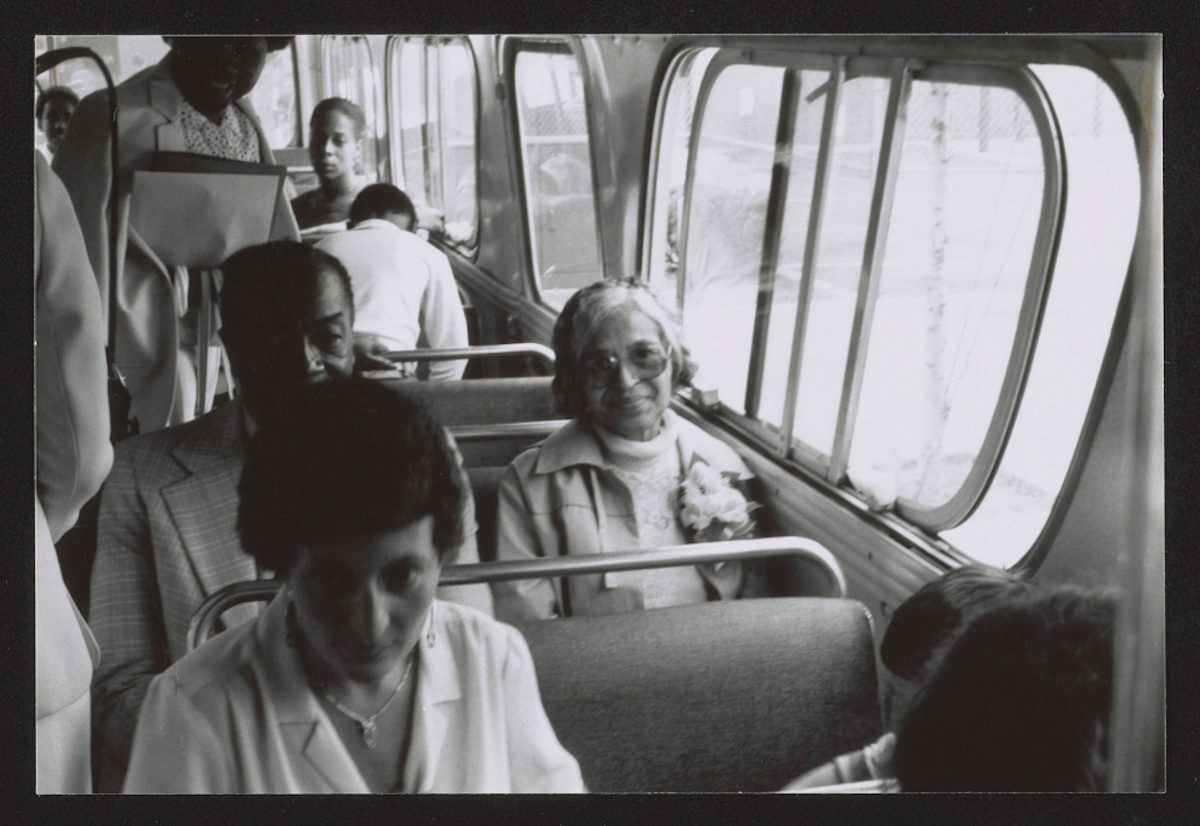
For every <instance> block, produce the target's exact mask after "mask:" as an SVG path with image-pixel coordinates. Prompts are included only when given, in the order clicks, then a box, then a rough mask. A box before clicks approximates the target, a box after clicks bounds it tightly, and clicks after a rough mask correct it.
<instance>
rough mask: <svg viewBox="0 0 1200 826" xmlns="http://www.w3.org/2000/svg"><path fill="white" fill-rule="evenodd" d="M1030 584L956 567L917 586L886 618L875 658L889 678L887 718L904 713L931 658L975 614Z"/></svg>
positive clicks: (987, 571)
mask: <svg viewBox="0 0 1200 826" xmlns="http://www.w3.org/2000/svg"><path fill="white" fill-rule="evenodd" d="M1034 587H1035V586H1034V585H1033V584H1032V583H1030V582H1028V581H1026V580H1023V579H1019V578H1017V577H1015V576H1013V575H1012V574H1009V573H1007V572H1004V571H999V570H996V569H993V568H981V567H976V566H967V567H963V568H957V569H955V570H953V571H950V572H949V573H947V574H945V575H944V576H941V577H939V578H938V579H935V580H933V581H932V582H930V583H928V584H926V585H924V586H923V587H921V588H920V589H919V590H918V591H917V592H916V593H914V594H913V595H912V596H910V597H909V598H908V599H906V600H905V601H904V602H903V603H901V605H900V607H899V608H897V609H896V612H895V613H894V614H893V615H892V621H891V623H890V624H889V625H888V629H887V632H886V633H885V634H884V635H883V641H882V643H880V646H879V656H880V658H881V659H882V660H883V664H884V666H886V667H887V669H888V671H889V672H891V674H892V680H891V686H890V688H891V693H890V695H889V700H890V703H889V705H890V709H889V714H888V717H889V720H891V721H893V722H894V721H895V720H896V719H898V717H899V714H900V713H902V712H903V711H904V707H905V706H906V705H907V702H908V700H909V697H910V695H911V694H912V692H913V691H914V690H915V689H916V684H917V682H918V681H919V680H920V678H921V677H922V675H923V674H925V673H926V672H927V670H928V667H929V665H930V664H931V663H932V662H933V661H934V660H935V659H936V655H937V654H938V653H939V652H940V651H941V650H943V649H944V648H945V647H946V645H947V644H948V643H949V642H950V641H951V640H952V639H953V638H954V635H955V634H956V633H957V632H958V631H959V630H961V628H962V627H963V626H965V625H966V623H967V622H968V621H969V620H970V619H971V618H972V617H974V616H976V615H977V614H979V613H981V612H983V611H986V610H988V609H989V608H991V607H992V606H994V605H996V604H998V603H1001V602H1003V601H1005V600H1007V599H1011V598H1014V597H1016V596H1018V595H1020V594H1023V593H1027V592H1029V591H1030V590H1032V589H1033V588H1034Z"/></svg>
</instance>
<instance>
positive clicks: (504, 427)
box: [446, 419, 571, 442]
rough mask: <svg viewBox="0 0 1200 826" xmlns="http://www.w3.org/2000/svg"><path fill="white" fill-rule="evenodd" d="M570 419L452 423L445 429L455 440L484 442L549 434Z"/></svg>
mask: <svg viewBox="0 0 1200 826" xmlns="http://www.w3.org/2000/svg"><path fill="white" fill-rule="evenodd" d="M570 421H571V420H570V419H543V420H539V421H533V422H496V423H494V424H454V425H450V426H449V427H448V428H446V429H447V430H449V431H450V434H451V435H452V436H454V440H455V441H456V442H486V441H488V440H490V439H513V438H519V437H522V436H530V437H533V436H549V435H550V434H551V433H554V432H555V431H557V430H560V429H561V428H562V427H564V426H565V425H567V424H568V423H569V422H570Z"/></svg>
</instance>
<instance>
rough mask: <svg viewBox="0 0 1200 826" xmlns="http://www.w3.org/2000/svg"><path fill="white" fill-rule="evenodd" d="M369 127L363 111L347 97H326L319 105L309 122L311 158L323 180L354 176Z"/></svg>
mask: <svg viewBox="0 0 1200 826" xmlns="http://www.w3.org/2000/svg"><path fill="white" fill-rule="evenodd" d="M366 128H367V121H366V118H365V117H364V116H363V112H362V109H360V108H359V107H358V106H357V105H356V104H354V103H352V102H350V101H348V100H346V99H345V98H326V99H325V100H323V101H321V102H320V103H318V104H317V105H316V107H315V108H314V109H313V113H312V117H311V118H310V119H309V122H308V134H309V138H308V157H309V159H310V160H311V161H312V165H313V172H315V173H316V175H317V177H318V178H320V179H321V181H338V180H343V179H346V180H348V179H350V178H352V177H353V176H354V174H355V172H356V168H357V166H358V165H359V163H360V161H361V158H362V139H363V134H364V133H365V132H366Z"/></svg>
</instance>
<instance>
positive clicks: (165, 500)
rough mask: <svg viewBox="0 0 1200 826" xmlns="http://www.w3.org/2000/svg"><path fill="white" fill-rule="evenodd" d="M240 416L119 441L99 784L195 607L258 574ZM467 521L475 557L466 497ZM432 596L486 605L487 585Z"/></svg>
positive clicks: (106, 531) (237, 611)
mask: <svg viewBox="0 0 1200 826" xmlns="http://www.w3.org/2000/svg"><path fill="white" fill-rule="evenodd" d="M244 416H245V414H244V412H243V408H242V405H241V403H240V402H239V401H234V402H231V403H229V404H226V405H223V406H221V407H219V408H217V409H216V410H214V411H212V412H210V413H208V414H206V415H204V416H201V417H200V418H199V419H196V420H194V421H191V422H188V423H187V424H183V425H179V426H178V427H170V428H166V429H163V430H159V431H157V432H154V433H149V434H146V435H143V436H137V437H134V438H132V439H127V440H126V441H124V442H121V443H120V444H118V445H117V456H116V461H115V462H114V463H113V470H112V473H111V475H110V476H109V480H108V483H107V484H106V485H105V487H104V494H103V496H102V497H101V500H100V521H99V538H98V543H97V552H96V561H95V565H94V567H93V569H92V590H91V613H90V619H91V625H92V630H93V631H94V632H95V634H96V639H97V640H98V641H99V643H100V649H101V651H103V652H104V659H103V661H102V663H101V665H100V668H99V669H98V670H97V672H96V679H95V684H94V686H93V698H94V709H93V714H94V717H95V727H96V731H97V736H98V737H99V738H100V740H101V743H100V749H99V750H98V752H97V753H98V756H99V758H100V759H99V760H98V763H97V786H98V789H99V790H100V791H111V790H115V787H117V786H118V784H119V779H120V777H121V774H122V772H123V769H124V766H125V762H126V760H127V757H128V750H129V745H130V743H131V742H132V740H133V732H134V726H135V724H136V722H137V714H138V709H139V707H140V706H141V703H142V698H143V697H144V696H145V693H146V689H147V688H148V687H149V685H150V681H151V680H152V679H153V678H154V676H155V675H157V674H158V673H159V672H161V671H163V670H164V669H165V668H167V666H169V665H170V664H171V663H173V662H175V661H176V660H178V659H179V658H180V657H182V656H183V655H184V653H186V650H187V629H188V624H189V623H190V621H191V618H192V615H193V614H194V613H195V612H196V609H197V608H199V607H200V604H201V603H202V602H203V601H204V600H205V599H206V598H208V597H209V596H211V595H212V594H214V593H216V592H217V591H219V590H220V589H222V588H224V587H225V586H226V585H231V584H232V583H235V582H243V581H246V580H251V579H255V578H257V577H258V576H259V572H258V570H257V568H256V566H255V562H254V559H253V558H251V557H250V556H248V555H247V554H246V553H245V551H244V550H242V542H241V539H240V537H239V536H238V532H237V511H238V492H237V488H238V481H239V480H240V479H241V475H242V465H243V460H244V457H245V444H246V437H245V422H244ZM463 518H464V521H465V524H466V525H467V531H468V533H470V536H469V537H468V539H467V541H466V543H465V544H464V545H463V548H462V549H461V550H460V552H459V557H458V558H457V560H456V562H460V563H469V562H478V561H479V552H478V550H477V548H476V544H475V537H474V533H473V529H474V526H475V508H474V503H473V501H472V500H471V499H470V497H468V503H467V508H466V509H464V516H463ZM439 594H441V595H442V596H444V597H447V598H449V599H454V600H458V601H461V602H464V603H466V604H468V605H472V606H474V607H478V608H480V609H482V610H484V611H488V612H490V611H491V595H490V594H489V593H488V590H487V587H486V586H483V585H464V586H458V587H455V588H445V589H441V590H440V591H439ZM257 613H258V606H256V605H239V606H236V607H234V608H232V609H230V610H229V611H227V612H225V614H224V615H223V620H222V621H223V623H224V625H225V627H232V626H233V625H236V624H238V623H241V622H244V621H246V620H248V619H250V618H252V617H254V616H255V615H256V614H257Z"/></svg>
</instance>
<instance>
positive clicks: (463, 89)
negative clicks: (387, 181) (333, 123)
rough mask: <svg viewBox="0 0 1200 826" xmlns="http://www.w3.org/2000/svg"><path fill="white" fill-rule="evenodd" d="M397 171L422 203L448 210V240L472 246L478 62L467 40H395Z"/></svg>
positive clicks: (465, 248)
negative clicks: (476, 68) (476, 72)
mask: <svg viewBox="0 0 1200 826" xmlns="http://www.w3.org/2000/svg"><path fill="white" fill-rule="evenodd" d="M390 54H391V58H390V61H391V62H390V66H389V72H390V81H391V90H392V93H391V94H392V101H391V102H392V110H393V112H395V113H396V115H395V118H396V120H397V121H398V123H399V128H393V129H392V153H393V157H395V158H397V159H398V161H396V162H394V163H393V167H392V173H393V176H394V177H395V179H396V181H397V182H398V183H399V185H400V186H401V187H402V188H403V189H404V190H405V191H406V192H407V193H408V196H409V197H410V198H412V200H413V203H415V204H417V205H418V206H422V205H431V206H433V207H435V208H436V209H438V210H441V212H442V213H443V214H444V215H445V220H446V224H445V226H446V231H445V235H444V239H445V240H446V241H448V242H449V243H451V244H453V245H455V246H457V247H459V248H460V249H461V250H462V251H464V252H470V250H471V248H472V247H473V246H474V243H475V223H476V214H477V211H478V200H477V198H476V195H475V106H476V103H475V100H476V95H475V59H474V57H473V55H472V53H471V49H470V47H469V46H468V45H467V42H466V41H465V40H461V39H460V40H451V41H447V42H442V43H437V42H434V41H432V40H430V39H416V38H414V39H406V40H401V41H397V42H396V43H395V45H394V46H393V48H392V49H391V52H390Z"/></svg>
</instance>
